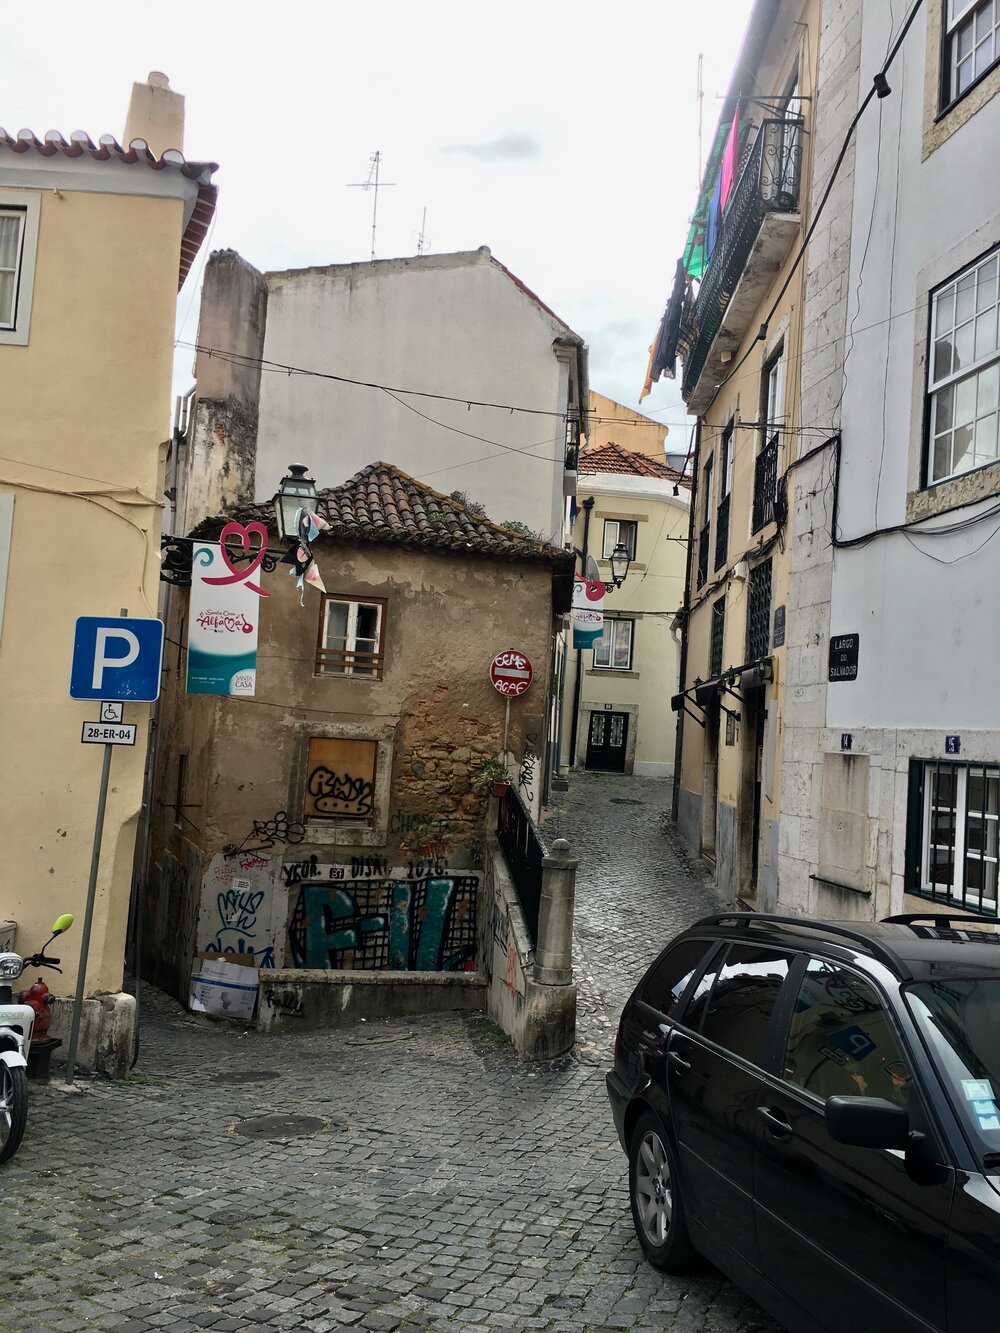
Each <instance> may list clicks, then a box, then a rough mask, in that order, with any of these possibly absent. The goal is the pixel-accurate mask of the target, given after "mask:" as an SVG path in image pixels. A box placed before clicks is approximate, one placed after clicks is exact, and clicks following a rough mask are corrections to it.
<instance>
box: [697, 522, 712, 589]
mask: <svg viewBox="0 0 1000 1333" xmlns="http://www.w3.org/2000/svg"><path fill="white" fill-rule="evenodd" d="M710 526H711V525H710V523H706V524H705V526H704V527H703V528H702V530H701V533H700V534H699V536H698V580H697V584H696V586H697V587H699V588H700V587H701V585H702V584H703V583H704V582H705V580H706V579H707V578H708V547H709V540H708V536H709V529H710Z"/></svg>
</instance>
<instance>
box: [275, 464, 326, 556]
mask: <svg viewBox="0 0 1000 1333" xmlns="http://www.w3.org/2000/svg"><path fill="white" fill-rule="evenodd" d="M308 471H309V469H308V468H307V467H303V465H302V464H301V463H289V465H288V475H287V476H284V477H282V478H281V481H280V483H279V485H278V493H277V495H276V496H275V497H274V514H275V518H276V519H277V521H278V536H279V537H280V538H281V540H282V541H283V542H289V541H296V540H298V536H299V533H298V528H297V527H296V524H295V515H296V514H297V513H298V511H299V510H300V509H301V508H302V507H303V505H304V506H305V507H306V508H308V509H315V507H316V506H315V504H314V503H311V502H312V501H315V500H316V498H317V495H318V492H317V490H316V483H315V482H314V481H313V479H312V477H307V476H306V473H307V472H308Z"/></svg>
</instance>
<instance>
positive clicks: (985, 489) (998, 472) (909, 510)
mask: <svg viewBox="0 0 1000 1333" xmlns="http://www.w3.org/2000/svg"><path fill="white" fill-rule="evenodd" d="M998 493H1000V462H996V463H984V464H983V466H982V467H977V468H975V469H974V470H973V471H971V472H963V473H962V474H961V476H958V477H948V478H947V479H946V480H944V481H932V482H929V483H928V485H927V486H926V487H925V488H924V489H923V490H920V491H911V493H910V494H909V495H908V496H907V497H906V521H907V522H908V523H913V522H915V521H916V520H918V519H922V518H933V517H934V516H935V515H937V514H943V513H946V512H947V511H948V510H950V509H957V508H959V507H960V506H962V505H971V504H976V503H977V502H978V501H980V500H989V499H992V497H993V496H995V495H997V494H998Z"/></svg>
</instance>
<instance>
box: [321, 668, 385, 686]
mask: <svg viewBox="0 0 1000 1333" xmlns="http://www.w3.org/2000/svg"><path fill="white" fill-rule="evenodd" d="M313 680H341V681H347V682H348V683H349V684H351V685H381V683H382V680H383V677H382V676H355V675H348V674H347V673H346V672H343V671H313Z"/></svg>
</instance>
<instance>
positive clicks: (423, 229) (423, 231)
mask: <svg viewBox="0 0 1000 1333" xmlns="http://www.w3.org/2000/svg"><path fill="white" fill-rule="evenodd" d="M430 247H431V238H430V237H429V236H428V235H427V205H426V204H424V216H423V218H422V220H421V223H420V234H419V236H418V237H417V254H418V255H425V254H426V253H427V251H428V250H429V249H430Z"/></svg>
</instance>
